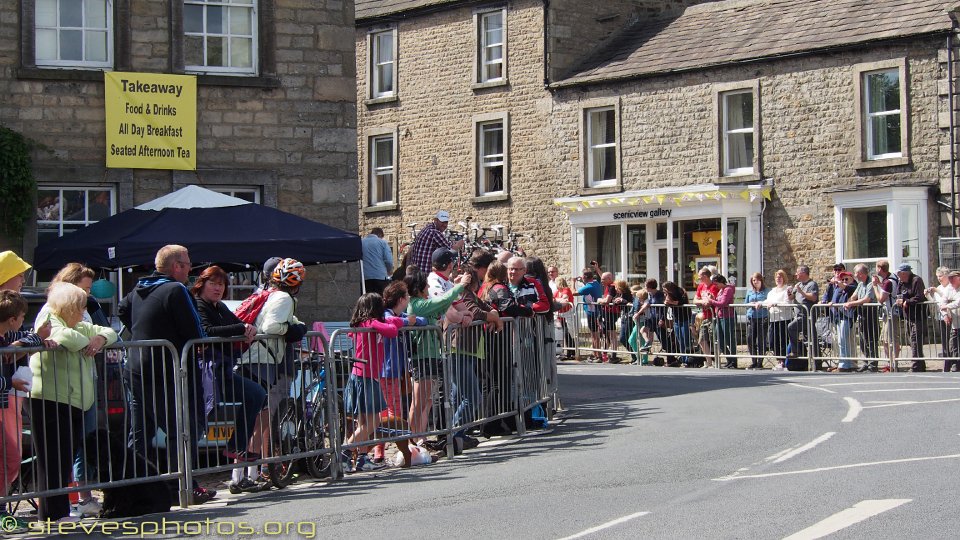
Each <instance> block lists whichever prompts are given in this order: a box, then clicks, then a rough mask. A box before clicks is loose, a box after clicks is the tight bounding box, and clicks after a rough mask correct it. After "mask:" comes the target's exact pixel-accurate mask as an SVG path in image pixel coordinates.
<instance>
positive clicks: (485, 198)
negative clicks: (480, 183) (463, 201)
mask: <svg viewBox="0 0 960 540" xmlns="http://www.w3.org/2000/svg"><path fill="white" fill-rule="evenodd" d="M509 200H510V194H508V193H495V194H492V195H479V196H476V197H474V198H473V199H472V200H471V201H470V202H472V203H474V204H483V203H492V202H502V201H509Z"/></svg>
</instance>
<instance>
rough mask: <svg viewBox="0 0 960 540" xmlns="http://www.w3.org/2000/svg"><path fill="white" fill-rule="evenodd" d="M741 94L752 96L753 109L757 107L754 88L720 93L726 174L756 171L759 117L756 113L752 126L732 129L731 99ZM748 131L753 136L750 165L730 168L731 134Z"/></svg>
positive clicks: (724, 169) (724, 168)
mask: <svg viewBox="0 0 960 540" xmlns="http://www.w3.org/2000/svg"><path fill="white" fill-rule="evenodd" d="M739 95H748V96H750V105H751V109H755V107H754V105H755V101H756V99H755V98H756V96H754V94H753V90H751V89H746V90H735V91H731V92H723V93H722V94H720V103H721V107H722V111H723V112H722V114H721V128H720V130H721V132H722V133H723V149H722V154H721V156H722V160H723V165H722V167H723V175H724V176H740V175H744V174H753V173H754V171H755V169H754V162H755V161H756V153H757V136H756V130H755V129H754V126H755V125H756V118H757V117H756V115H755V114H754V115H753V119H752V120H753V122H751V124H750V127H744V128H735V129H730V102H729V99H730V98H731V97H733V96H739ZM747 133H749V134H750V135H752V136H753V155H751V156H750V166H749V167H737V168H730V135H740V134H747Z"/></svg>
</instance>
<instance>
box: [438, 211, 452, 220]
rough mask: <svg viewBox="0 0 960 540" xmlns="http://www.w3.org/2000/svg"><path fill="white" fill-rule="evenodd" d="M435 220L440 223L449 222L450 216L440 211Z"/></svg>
mask: <svg viewBox="0 0 960 540" xmlns="http://www.w3.org/2000/svg"><path fill="white" fill-rule="evenodd" d="M437 219H439V220H440V221H450V214H449V213H447V211H446V210H440V211H439V212H437Z"/></svg>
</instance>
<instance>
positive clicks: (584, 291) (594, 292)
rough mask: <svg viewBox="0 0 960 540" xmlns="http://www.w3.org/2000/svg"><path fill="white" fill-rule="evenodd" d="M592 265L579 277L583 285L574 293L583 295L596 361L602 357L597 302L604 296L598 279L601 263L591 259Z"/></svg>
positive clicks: (592, 355)
mask: <svg viewBox="0 0 960 540" xmlns="http://www.w3.org/2000/svg"><path fill="white" fill-rule="evenodd" d="M590 266H591V267H590V268H584V269H583V273H582V274H581V276H580V277H578V278H577V281H581V282H582V283H583V285H582V286H581V287H580V288H578V289H577V291H576V292H575V293H573V295H574V296H582V297H583V313H584V314H585V315H586V317H587V328H589V329H590V344H591V346H592V347H593V351H592V352H591V353H590V357H591V359H592V360H594V361H596V359H599V358H600V353H599V351H600V312H599V308H598V306H597V305H596V302H597V300H600V299H601V298H603V286H602V285H600V282H598V281H597V271H599V269H600V265H598V264H597V261H590Z"/></svg>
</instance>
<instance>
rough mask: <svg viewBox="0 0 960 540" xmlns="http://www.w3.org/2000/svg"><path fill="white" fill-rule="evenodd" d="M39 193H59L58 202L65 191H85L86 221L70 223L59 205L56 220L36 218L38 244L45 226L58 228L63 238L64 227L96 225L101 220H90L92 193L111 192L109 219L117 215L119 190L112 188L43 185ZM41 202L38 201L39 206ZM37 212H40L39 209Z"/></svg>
mask: <svg viewBox="0 0 960 540" xmlns="http://www.w3.org/2000/svg"><path fill="white" fill-rule="evenodd" d="M37 191H38V192H40V191H57V192H58V196H57V197H58V200H59V201H63V200H64V196H63V192H64V191H83V192H84V219H71V220H69V221H67V220H65V219H64V216H63V206H64V205H63V204H62V203H61V204H59V205H58V207H57V208H56V210H55V211H56V212H57V216H56V219H43V218H42V217H41V216H39V215H38V216H36V218H37V233H38V238H37V242H38V243H39V231H40V229H41V228H43V226H44V225H56V226H57V236H63V229H64V226H65V225H66V226H69V227H77V228H79V227H85V226H87V225H90V224H93V223H96V222H97V221H99V220H96V219H90V216H89V210H90V192H92V191H109V192H110V208H109V210H108V212H109V213H108V214H107V215H108V217H109V216H112V215H114V214H116V213H117V190H116V189H115V188H114V187H112V186H65V185H46V184H41V185H38V186H37ZM40 203H41V201H39V200H38V201H37V204H38V205H39V204H40ZM36 210H39V208H37V209H36Z"/></svg>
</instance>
